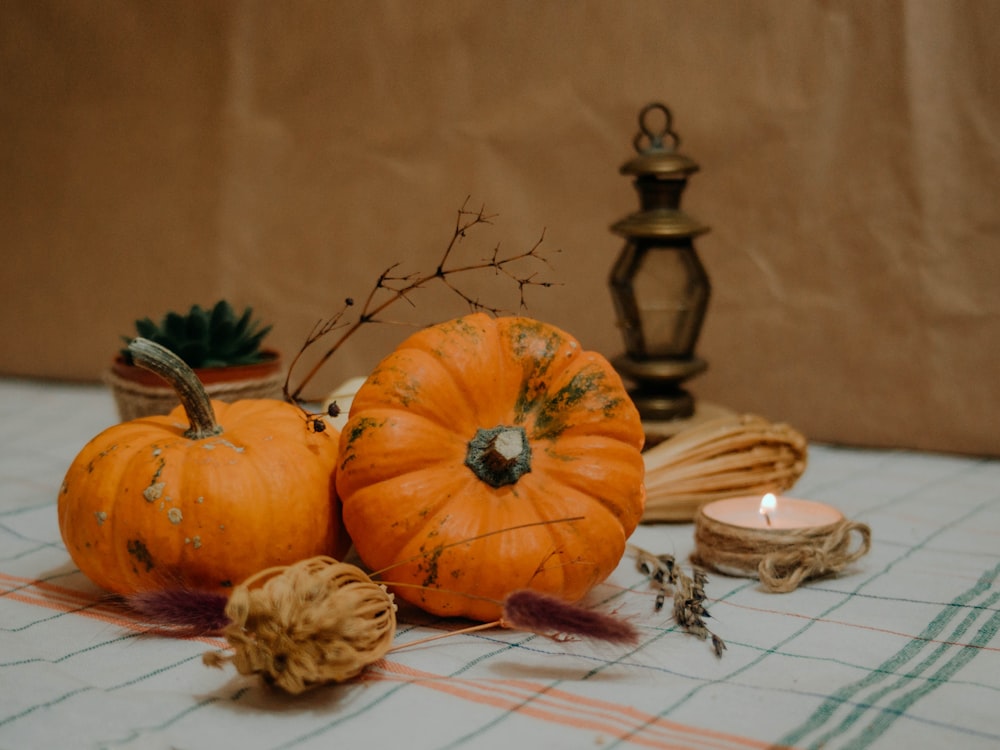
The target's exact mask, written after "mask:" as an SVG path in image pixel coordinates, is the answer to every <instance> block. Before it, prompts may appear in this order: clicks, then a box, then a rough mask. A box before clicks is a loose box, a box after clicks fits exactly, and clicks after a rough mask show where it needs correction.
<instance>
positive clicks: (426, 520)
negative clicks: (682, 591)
mask: <svg viewBox="0 0 1000 750" xmlns="http://www.w3.org/2000/svg"><path fill="white" fill-rule="evenodd" d="M642 443H643V428H642V424H641V422H640V420H639V414H638V412H637V411H636V409H635V406H634V405H633V404H632V401H631V400H630V399H629V397H628V394H627V393H626V391H625V389H624V387H623V385H622V382H621V379H620V378H619V377H618V375H617V373H616V372H615V371H614V369H613V368H612V367H611V365H610V364H609V363H608V361H607V360H606V359H604V357H602V356H601V355H600V354H597V353H595V352H589V351H584V350H583V348H582V347H581V346H580V344H579V342H578V341H576V339H574V338H573V337H571V336H569V335H568V334H566V333H564V332H563V331H560V330H558V329H557V328H554V327H553V326H551V325H547V324H545V323H542V322H539V321H536V320H531V319H528V318H522V317H512V318H500V319H493V318H491V317H489V316H487V315H484V314H482V313H476V314H473V315H469V316H466V317H464V318H459V319H457V320H453V321H450V322H448V323H443V324H441V325H437V326H434V327H432V328H428V329H425V330H423V331H421V332H419V333H417V334H415V335H413V336H411V337H410V338H409V339H407V340H406V341H405V342H403V343H402V344H401V345H400V346H399V347H398V348H397V349H396V351H395V352H393V353H392V354H391V355H390V356H388V357H387V358H386V359H385V360H383V361H382V362H381V364H379V365H378V367H377V368H376V369H375V371H374V372H372V374H371V375H370V376H369V377H368V379H367V380H366V382H365V383H364V385H362V387H361V388H360V389H359V391H358V393H357V395H356V396H355V398H354V401H353V404H352V407H351V413H350V420H349V421H348V423H347V424H346V426H345V427H344V429H343V431H342V433H341V439H340V444H341V462H340V466H339V468H338V472H337V489H338V494H339V495H340V497H341V500H342V502H343V506H344V524H345V526H346V528H347V530H348V532H349V533H350V535H351V538H352V540H353V541H354V545H355V548H356V549H357V551H358V554H359V555H360V557H361V558H362V560H363V561H364V562H365V564H366V565H368V566H369V567H370V568H372V569H373V570H376V571H380V570H383V569H384V573H382V574H381V575H380V579H381V580H384V581H386V582H388V583H390V585H391V584H396V585H395V586H393V588H394V590H395V592H396V594H397V596H399V597H400V598H402V599H405V600H407V601H410V602H411V603H413V604H416V605H417V606H419V607H421V608H423V609H425V610H427V611H429V612H432V613H435V614H440V615H457V616H466V617H470V618H473V619H478V620H483V621H488V620H492V619H495V618H496V617H497V616H498V615H499V612H500V605H499V603H500V602H502V600H503V599H504V598H505V597H506V596H507V595H508V594H510V593H511V592H513V591H515V590H517V589H523V588H531V589H534V590H537V591H541V592H545V593H549V594H552V595H555V596H559V597H561V598H563V599H565V600H567V601H575V600H578V599H579V598H581V597H582V596H583V595H584V594H586V593H587V591H588V590H590V589H591V587H593V586H594V584H596V583H598V582H600V581H602V580H603V579H604V578H606V577H607V576H608V575H609V574H610V573H611V571H612V570H614V568H615V567H616V565H617V564H618V562H619V560H620V559H621V557H622V555H623V554H624V551H625V541H626V539H627V538H628V536H629V535H630V534H631V533H632V531H633V530H634V529H635V527H636V525H637V524H638V522H639V520H640V518H641V516H642V511H643V503H644V499H645V490H644V486H643V460H642V455H641V453H640V450H641V448H642ZM566 519H573V520H566Z"/></svg>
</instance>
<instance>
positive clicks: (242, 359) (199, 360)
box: [122, 300, 271, 368]
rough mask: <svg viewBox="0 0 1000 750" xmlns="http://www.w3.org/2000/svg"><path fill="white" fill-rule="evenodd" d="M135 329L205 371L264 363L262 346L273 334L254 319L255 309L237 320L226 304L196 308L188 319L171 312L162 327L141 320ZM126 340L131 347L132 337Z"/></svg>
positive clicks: (166, 316)
mask: <svg viewBox="0 0 1000 750" xmlns="http://www.w3.org/2000/svg"><path fill="white" fill-rule="evenodd" d="M135 328H136V332H137V333H138V335H139V336H142V337H144V338H148V339H150V340H152V341H155V342H156V343H158V344H162V345H163V346H165V347H167V348H168V349H170V350H171V351H173V352H174V353H176V354H177V355H178V356H179V357H181V359H183V360H184V361H185V362H187V363H188V364H189V365H190V366H191V367H202V368H204V367H227V366H232V365H241V364H254V363H256V362H260V361H262V360H263V359H264V356H263V354H262V352H261V350H260V347H261V343H262V341H263V339H264V337H265V336H266V335H267V334H268V332H270V330H271V326H269V325H268V326H264V327H261V324H260V321H258V320H255V319H254V318H253V309H252V308H250V307H248V308H246V310H244V311H243V313H242V314H240V315H239V316H237V315H236V312H235V310H233V307H232V305H230V304H229V302H227V301H226V300H219V301H218V302H216V303H215V305H213V306H212V307H211V308H210V309H208V308H203V307H202V306H201V305H192V306H191V309H190V310H189V311H188V313H187V314H185V315H181V314H180V313H177V312H168V313H167V314H166V315H165V316H164V317H163V319H162V320H161V321H160V323H159V325H157V324H156V323H155V322H154V321H153V320H152V319H151V318H148V317H147V318H141V319H139V320H136V321H135ZM122 339H123V340H124V341H125V342H126V343H128V342H129V341H131V340H132V337H130V336H123V337H122ZM127 359H129V361H131V360H130V358H128V357H127Z"/></svg>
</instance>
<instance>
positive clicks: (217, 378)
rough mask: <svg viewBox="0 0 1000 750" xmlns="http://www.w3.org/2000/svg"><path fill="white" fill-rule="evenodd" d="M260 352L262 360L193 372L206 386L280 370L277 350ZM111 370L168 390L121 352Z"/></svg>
mask: <svg viewBox="0 0 1000 750" xmlns="http://www.w3.org/2000/svg"><path fill="white" fill-rule="evenodd" d="M261 353H262V354H263V355H264V356H265V357H266V358H267V359H265V360H264V361H263V362H255V363H254V364H252V365H230V366H228V367H198V368H195V371H194V372H195V375H197V376H198V380H200V381H201V382H202V384H204V385H206V386H207V385H211V384H214V383H230V382H237V381H242V380H261V379H264V378H268V377H270V376H271V375H273V374H275V373H278V372H281V368H282V359H281V354H280V353H279V352H277V351H275V350H274V349H265V350H263V351H262V352H261ZM111 372H112V373H114V374H115V375H116V376H117V377H119V378H121V379H122V380H126V381H128V382H130V383H135V384H137V385H141V386H145V387H148V388H159V387H163V388H166V389H168V390H169V388H170V386H168V385H167V384H166V383H165V382H164V380H163V378H161V377H160V376H159V375H157V374H156V373H153V372H150V371H149V370H144V369H143V368H141V367H137V366H136V365H130V364H129V363H128V362H126V361H125V357H123V356H122V355H121V354H119V355H117V356H116V357H115V359H114V360H113V361H112V363H111Z"/></svg>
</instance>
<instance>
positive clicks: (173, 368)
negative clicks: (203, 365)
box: [128, 337, 222, 440]
mask: <svg viewBox="0 0 1000 750" xmlns="http://www.w3.org/2000/svg"><path fill="white" fill-rule="evenodd" d="M128 351H129V354H131V355H132V361H133V362H135V364H137V365H138V366H139V367H142V368H143V369H146V370H149V371H150V372H154V373H156V374H157V375H159V376H160V377H161V378H163V379H164V380H166V381H167V382H168V383H169V384H170V387H171V388H173V389H174V392H175V393H177V398H178V399H180V402H181V405H182V406H183V407H184V413H185V414H187V418H188V422H190V423H191V426H190V427H189V428H188V430H187V431H186V432H185V433H184V436H185V437H187V438H190V439H191V440H201V439H202V438H207V437H212V436H213V435H218V434H219V433H221V432H222V427H221V426H220V425H219V423H218V422H217V421H216V419H215V409H213V408H212V401H211V400H210V399H209V397H208V393H207V392H206V391H205V386H203V385H202V384H201V381H200V380H198V376H197V375H195V372H194V370H192V369H191V368H190V367H189V366H188V365H187V363H186V362H185V361H184V360H183V359H181V358H180V357H178V356H177V355H176V354H174V353H173V352H172V351H170V350H169V349H167V348H166V347H164V346H160V345H159V344H157V343H156V342H155V341H150V340H149V339H144V338H141V337H140V338H135V339H132V341H131V342H130V343H129V345H128Z"/></svg>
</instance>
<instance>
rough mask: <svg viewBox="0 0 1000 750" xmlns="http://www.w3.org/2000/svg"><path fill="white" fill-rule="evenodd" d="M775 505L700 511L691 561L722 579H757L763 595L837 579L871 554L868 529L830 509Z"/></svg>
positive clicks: (751, 502) (733, 504)
mask: <svg viewBox="0 0 1000 750" xmlns="http://www.w3.org/2000/svg"><path fill="white" fill-rule="evenodd" d="M770 497H771V498H773V495H772V496H770ZM774 500H775V503H776V506H775V509H774V510H773V511H771V512H769V511H767V510H766V509H765V506H764V505H762V504H761V498H759V497H735V498H727V499H725V500H717V501H716V502H713V503H708V504H706V505H704V506H702V507H701V508H700V509H699V510H698V513H697V514H696V516H695V550H694V552H693V553H692V556H691V559H692V561H693V562H694V563H695V564H696V565H701V566H703V567H706V568H711V569H713V570H716V571H718V572H720V573H724V574H727V575H737V576H747V577H754V578H759V579H760V582H761V583H762V584H763V585H764V587H765V588H766V589H767V590H768V591H772V592H775V593H787V592H789V591H794V590H795V589H796V588H798V587H799V585H800V584H802V583H803V582H805V581H807V580H809V579H812V578H817V577H820V576H827V575H833V574H836V573H839V572H840V571H842V570H843V569H844V568H846V567H847V566H848V565H850V564H851V563H853V562H855V561H856V560H858V559H859V558H861V557H862V556H864V555H865V554H867V553H868V551H869V549H870V548H871V529H869V527H868V526H867V524H864V523H859V522H857V521H851V520H849V519H847V518H845V517H844V516H843V514H841V513H840V511H838V510H836V509H835V508H832V507H830V506H829V505H824V504H822V503H816V502H812V501H809V500H799V499H797V498H789V497H779V498H775V499H774ZM852 535H857V537H858V543H857V544H856V545H855V544H853V539H852Z"/></svg>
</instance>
